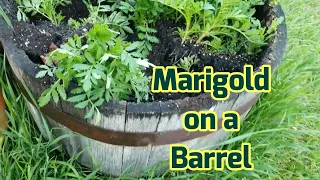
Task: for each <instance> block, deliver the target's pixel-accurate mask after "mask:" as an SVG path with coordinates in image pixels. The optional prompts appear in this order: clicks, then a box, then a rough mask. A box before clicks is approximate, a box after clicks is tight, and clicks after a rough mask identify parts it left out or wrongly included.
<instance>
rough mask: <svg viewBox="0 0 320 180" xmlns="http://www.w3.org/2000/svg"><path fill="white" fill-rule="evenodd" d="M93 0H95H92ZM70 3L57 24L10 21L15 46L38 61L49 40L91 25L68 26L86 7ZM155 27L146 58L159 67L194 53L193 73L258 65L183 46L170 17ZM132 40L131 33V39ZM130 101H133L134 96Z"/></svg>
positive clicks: (238, 57)
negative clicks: (72, 27) (207, 67)
mask: <svg viewBox="0 0 320 180" xmlns="http://www.w3.org/2000/svg"><path fill="white" fill-rule="evenodd" d="M92 2H93V3H94V2H95V1H92ZM72 3H73V4H71V5H68V6H66V7H58V8H57V10H58V11H61V12H62V14H63V15H64V16H66V20H65V22H64V23H62V24H61V25H60V26H59V27H57V26H55V25H53V24H51V23H50V22H48V21H45V20H40V19H35V20H33V21H32V23H30V24H28V23H24V22H16V21H14V22H13V25H14V37H12V38H13V39H14V41H15V42H16V45H17V46H18V47H20V48H21V49H23V50H24V51H25V52H26V54H27V55H28V56H29V58H30V59H31V60H32V61H33V62H35V63H41V62H42V61H41V59H40V56H41V55H45V54H46V53H48V52H49V46H50V44H51V43H54V44H56V45H58V46H59V45H61V44H62V43H63V42H65V41H66V38H67V37H70V36H73V35H74V34H75V33H77V34H81V33H83V32H84V31H85V30H86V29H89V28H90V27H91V26H87V27H82V28H80V29H79V30H77V31H74V30H71V29H70V28H69V27H68V26H67V25H66V22H67V19H68V18H74V19H78V18H83V17H86V16H88V10H87V8H86V6H85V5H84V4H83V2H82V0H72ZM156 29H157V30H158V33H157V37H158V38H159V40H160V43H159V44H154V45H153V50H152V52H151V53H150V55H149V57H148V59H149V61H150V62H151V63H153V64H155V65H158V66H170V65H175V64H177V63H178V62H179V61H178V60H179V59H180V58H183V57H187V56H189V55H195V56H197V57H198V58H199V59H200V60H201V61H200V63H199V64H197V65H194V66H193V67H192V70H193V71H194V72H202V70H203V68H204V67H205V66H212V67H213V68H214V70H215V72H241V71H242V68H243V66H244V65H245V64H252V65H254V66H255V67H257V66H258V65H260V64H259V63H260V58H259V56H253V57H252V56H247V55H246V54H237V55H231V54H217V53H215V54H208V53H206V52H205V49H204V47H202V46H199V45H195V44H193V43H190V42H188V43H185V44H183V45H182V43H181V39H180V37H179V36H178V35H177V34H176V33H175V32H176V30H177V25H176V24H175V23H173V22H172V21H169V20H161V21H159V22H158V23H157V24H156ZM132 38H133V39H134V36H131V37H130V39H132ZM146 74H148V75H151V74H152V69H148V70H147V71H146ZM196 95H198V94H190V93H174V94H172V93H168V94H162V93H159V94H153V97H152V98H151V99H150V101H154V100H158V101H159V100H162V101H164V100H168V99H182V98H185V97H190V96H196ZM130 101H135V98H134V97H131V98H130Z"/></svg>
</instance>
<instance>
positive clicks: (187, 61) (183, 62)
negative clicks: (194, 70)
mask: <svg viewBox="0 0 320 180" xmlns="http://www.w3.org/2000/svg"><path fill="white" fill-rule="evenodd" d="M199 62H200V59H198V58H197V57H196V56H194V55H193V56H188V57H184V58H183V59H180V62H179V64H178V65H177V67H179V68H182V69H184V70H185V71H187V72H190V69H191V67H192V66H193V65H195V64H198V63H199Z"/></svg>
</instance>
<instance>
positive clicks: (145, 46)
mask: <svg viewBox="0 0 320 180" xmlns="http://www.w3.org/2000/svg"><path fill="white" fill-rule="evenodd" d="M136 29H137V30H138V32H139V33H138V38H139V39H140V40H141V41H140V42H139V43H140V44H139V48H138V51H139V52H141V54H142V55H144V56H147V55H148V54H149V52H150V51H152V43H159V42H160V41H159V39H158V38H157V37H156V36H155V35H154V34H155V33H157V30H156V29H154V28H150V27H148V26H147V25H146V27H145V26H137V27H136Z"/></svg>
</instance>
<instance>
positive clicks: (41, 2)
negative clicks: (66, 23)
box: [16, 0, 71, 25]
mask: <svg viewBox="0 0 320 180" xmlns="http://www.w3.org/2000/svg"><path fill="white" fill-rule="evenodd" d="M16 1H17V4H18V14H17V18H18V20H19V21H20V20H25V21H26V20H28V18H27V16H26V14H25V13H30V14H31V16H34V15H36V14H41V15H42V16H44V17H45V18H47V19H48V20H50V21H51V22H52V23H53V24H55V25H59V24H60V22H61V21H62V20H63V19H64V16H63V15H62V14H61V12H59V13H57V12H56V8H57V6H59V5H61V6H65V5H67V4H70V3H71V1H70V0H16Z"/></svg>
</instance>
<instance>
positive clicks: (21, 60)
mask: <svg viewBox="0 0 320 180" xmlns="http://www.w3.org/2000/svg"><path fill="white" fill-rule="evenodd" d="M264 6H265V8H268V7H267V6H268V5H264ZM270 8H271V9H269V10H268V13H269V14H266V16H267V17H269V16H270V17H272V18H279V17H284V18H285V15H284V13H283V11H282V8H281V6H280V4H278V5H276V6H272V7H270ZM1 21H2V22H1ZM1 23H2V25H3V24H5V22H3V19H1V20H0V24H1ZM12 33H13V32H12V30H11V29H10V28H9V27H8V26H6V25H5V26H4V27H3V26H2V28H0V41H1V43H2V46H3V48H4V51H5V52H6V54H7V55H8V56H9V57H8V59H9V60H11V61H14V63H15V64H16V65H17V66H18V67H19V68H20V71H22V72H23V73H24V74H25V75H27V76H28V78H31V79H33V80H34V81H38V82H39V84H41V85H44V84H46V85H47V86H48V84H50V83H53V82H54V79H53V78H50V77H45V78H42V79H35V78H34V77H35V76H36V74H37V72H38V70H39V65H37V64H35V63H33V62H32V61H31V60H30V59H29V58H28V56H27V55H26V53H25V52H24V51H23V50H22V49H19V48H18V47H16V46H15V45H14V42H13V40H12V39H10V38H9V39H5V38H6V37H10V35H11V34H12ZM286 41H287V28H286V24H285V21H283V22H282V23H281V24H280V25H279V26H278V29H277V33H276V36H275V37H274V38H273V39H272V40H271V41H270V42H269V45H268V47H267V49H266V51H265V53H264V55H263V56H262V58H261V59H262V65H263V64H271V67H272V71H274V70H275V68H276V67H277V66H278V64H279V63H280V61H281V60H282V58H283V55H284V52H285V49H286ZM257 70H258V69H257ZM17 76H18V78H19V79H20V80H23V79H24V78H25V77H19V75H17ZM48 82H50V83H48ZM44 87H45V85H44ZM44 87H41V88H43V91H44V90H45V89H46V88H44ZM68 92H70V91H69V90H68ZM245 93H247V92H245ZM35 97H36V96H35ZM236 97H237V94H236V93H231V95H230V98H229V99H228V100H227V101H230V100H234V99H235V98H236ZM36 98H39V97H36ZM61 101H62V102H63V100H61ZM192 102H197V104H192ZM217 103H218V102H217V101H216V100H214V99H212V98H211V96H210V94H208V93H202V94H200V95H198V96H195V97H186V98H183V99H177V100H166V101H154V102H141V103H135V102H127V101H119V102H117V101H114V100H112V101H109V102H105V103H104V104H103V105H102V106H101V107H102V108H106V109H109V110H116V109H117V108H119V107H123V106H126V109H127V113H137V114H143V113H148V112H161V113H179V114H181V113H184V112H187V111H189V110H191V109H192V110H201V109H208V108H210V107H212V106H214V105H216V104H217ZM159 107H160V108H159ZM161 107H163V108H161ZM164 107H171V108H164ZM128 110H129V111H128Z"/></svg>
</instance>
